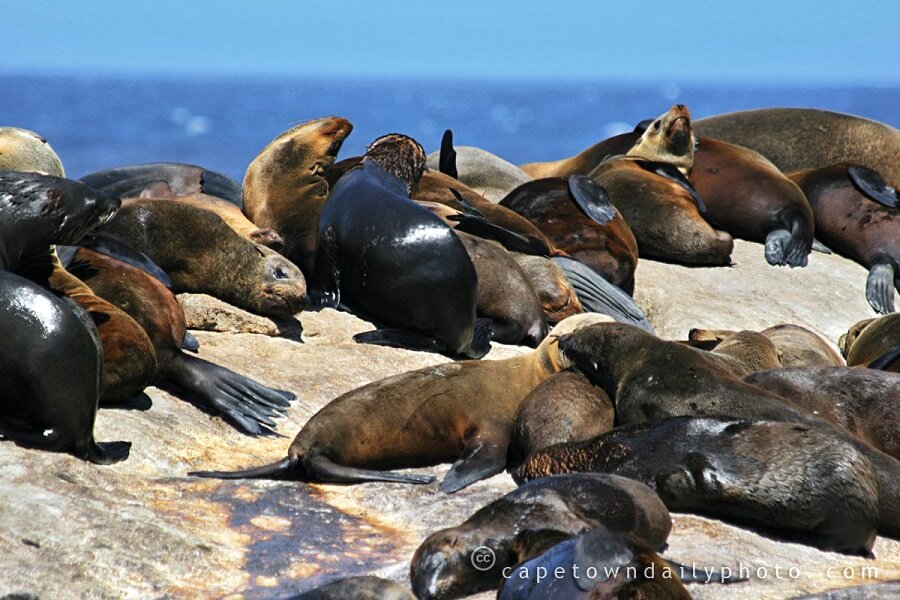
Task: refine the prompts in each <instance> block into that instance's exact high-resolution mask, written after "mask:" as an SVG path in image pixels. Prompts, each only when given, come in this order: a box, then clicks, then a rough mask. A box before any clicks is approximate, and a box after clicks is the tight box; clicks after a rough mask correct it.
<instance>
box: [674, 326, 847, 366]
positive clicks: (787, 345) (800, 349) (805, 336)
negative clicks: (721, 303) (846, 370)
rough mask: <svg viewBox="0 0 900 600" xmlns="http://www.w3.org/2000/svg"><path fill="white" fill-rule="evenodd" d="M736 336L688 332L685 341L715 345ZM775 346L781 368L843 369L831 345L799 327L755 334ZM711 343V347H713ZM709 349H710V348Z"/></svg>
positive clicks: (728, 332) (717, 331)
mask: <svg viewBox="0 0 900 600" xmlns="http://www.w3.org/2000/svg"><path fill="white" fill-rule="evenodd" d="M735 333H736V332H734V331H731V330H728V329H696V328H695V329H691V331H690V334H689V336H688V337H689V339H690V340H691V341H694V342H701V341H709V342H711V344H710V345H711V346H712V347H715V346H716V345H718V344H717V342H721V341H722V340H724V339H726V338H728V337H729V336H731V335H733V334H735ZM759 333H760V334H761V335H764V336H765V337H766V338H768V339H769V340H770V341H771V342H772V344H773V345H774V346H775V350H776V351H777V353H778V360H779V361H780V363H781V366H782V367H784V368H790V367H827V366H835V367H841V366H844V364H845V363H844V361H843V359H841V357H840V356H839V355H838V353H837V352H835V350H834V349H833V348H832V347H831V345H830V344H829V343H828V342H827V341H826V340H825V339H823V338H822V337H821V336H819V335H818V334H816V333H813V332H812V331H810V330H809V329H806V328H805V327H800V326H799V325H790V324H783V325H775V326H773V327H769V328H768V329H764V330H762V331H760V332H759ZM713 342H715V343H713ZM710 349H711V348H710Z"/></svg>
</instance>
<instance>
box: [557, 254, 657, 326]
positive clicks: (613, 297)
mask: <svg viewBox="0 0 900 600" xmlns="http://www.w3.org/2000/svg"><path fill="white" fill-rule="evenodd" d="M552 260H553V262H555V263H556V264H557V265H558V266H559V267H560V268H561V269H562V270H563V272H564V273H565V275H566V279H568V280H569V283H570V284H571V285H572V288H573V289H574V290H575V294H576V295H577V296H578V300H579V301H580V302H581V305H582V306H583V307H584V309H585V311H587V312H596V313H601V314H604V315H609V316H610V317H612V318H613V319H615V320H616V321H618V322H619V323H628V324H630V325H636V326H638V327H640V328H641V329H643V330H644V331H647V332H649V333H655V332H654V331H653V326H652V325H650V322H649V321H647V317H645V316H644V313H643V312H642V311H641V309H640V308H638V305H637V304H635V302H634V299H633V298H632V297H631V296H629V295H628V294H626V293H625V292H624V291H622V289H621V288H619V287H617V286H615V285H613V284H611V283H610V282H608V281H606V280H605V279H603V277H601V276H600V275H599V274H598V273H597V272H596V271H594V270H593V269H591V268H590V267H588V266H587V265H585V264H583V263H580V262H578V261H577V260H574V259H571V258H565V257H561V256H554V257H553V259H552Z"/></svg>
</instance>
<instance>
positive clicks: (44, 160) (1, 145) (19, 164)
mask: <svg viewBox="0 0 900 600" xmlns="http://www.w3.org/2000/svg"><path fill="white" fill-rule="evenodd" d="M0 171H31V172H37V173H43V174H45V175H55V176H56V177H65V176H66V173H65V170H64V169H63V165H62V162H61V161H60V160H59V156H57V155H56V152H54V150H53V148H51V147H50V144H48V143H47V140H45V139H44V138H43V137H42V136H40V135H38V134H36V133H35V132H33V131H28V130H27V129H20V128H18V127H0Z"/></svg>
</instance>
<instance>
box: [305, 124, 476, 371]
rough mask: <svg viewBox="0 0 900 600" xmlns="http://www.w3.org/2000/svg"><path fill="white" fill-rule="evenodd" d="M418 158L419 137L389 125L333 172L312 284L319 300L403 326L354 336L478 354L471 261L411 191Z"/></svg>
mask: <svg viewBox="0 0 900 600" xmlns="http://www.w3.org/2000/svg"><path fill="white" fill-rule="evenodd" d="M424 164H425V158H424V152H422V149H421V147H420V146H419V145H418V144H417V143H415V142H414V141H413V140H411V139H410V138H406V137H405V136H399V135H396V134H392V135H390V136H386V137H384V138H381V139H379V140H376V142H375V143H373V145H372V147H371V148H370V150H369V153H368V154H367V158H366V160H364V161H363V162H362V163H361V164H360V165H359V166H357V167H354V168H353V169H350V170H349V171H348V172H347V173H346V174H345V175H343V176H342V177H341V178H340V180H338V182H337V184H336V185H335V186H334V190H333V191H332V193H331V195H330V196H329V198H328V201H327V202H326V203H325V206H324V208H323V209H322V213H321V216H320V218H319V227H318V232H319V236H318V242H317V244H316V258H315V266H314V268H313V280H312V286H311V288H312V294H313V295H314V296H315V298H314V300H315V302H316V304H317V305H318V306H320V307H332V308H336V307H337V306H338V305H340V304H344V305H346V306H347V307H349V308H350V309H351V310H353V311H354V312H357V313H359V314H361V315H365V316H367V317H368V318H370V319H372V320H375V321H376V322H378V323H379V324H381V325H383V326H386V327H399V328H402V330H393V331H391V330H381V331H378V332H375V334H369V335H366V334H363V335H362V336H357V337H356V339H357V341H367V342H375V343H382V344H389V345H399V346H406V347H417V348H419V349H431V350H437V351H442V352H447V353H449V354H453V355H459V356H468V357H471V358H480V357H482V356H484V354H486V353H487V352H488V350H489V349H490V330H489V328H488V327H487V326H486V325H484V324H482V325H480V326H478V327H476V322H475V316H476V302H477V294H478V289H477V286H478V279H477V275H476V273H475V268H474V267H473V266H472V261H471V260H470V259H469V255H468V253H467V252H466V249H465V247H463V245H462V242H460V241H459V238H457V236H456V235H455V234H454V233H453V231H452V230H451V229H450V228H449V227H448V226H447V225H445V224H444V222H443V221H441V220H440V218H438V217H437V216H435V215H433V214H432V213H431V212H429V211H428V210H426V209H425V208H423V207H421V206H419V205H418V204H416V203H415V202H413V201H412V200H411V199H410V197H409V189H410V188H412V187H414V186H415V184H416V182H417V180H418V177H419V175H420V174H421V170H422V169H423V168H424ZM398 176H399V177H403V178H404V179H402V180H401V179H399V178H398Z"/></svg>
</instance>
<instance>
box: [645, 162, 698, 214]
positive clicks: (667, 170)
mask: <svg viewBox="0 0 900 600" xmlns="http://www.w3.org/2000/svg"><path fill="white" fill-rule="evenodd" d="M634 162H636V163H637V164H638V166H640V167H641V168H642V169H644V170H645V171H650V172H651V173H654V174H656V175H659V176H660V177H665V178H666V179H671V180H672V181H674V182H675V183H677V184H678V185H680V186H681V187H683V188H684V189H686V190H687V191H688V193H690V195H691V199H693V201H694V204H696V205H697V210H698V211H699V212H700V214H701V215H705V214H706V202H704V201H703V198H702V197H701V196H700V193H699V192H698V191H697V189H696V188H695V187H694V185H693V184H692V183H691V182H690V181H689V180H688V178H687V177H685V176H684V173H682V172H681V171H679V170H678V167H676V166H675V165H672V164H669V163H663V162H656V161H652V160H636V161H634Z"/></svg>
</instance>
